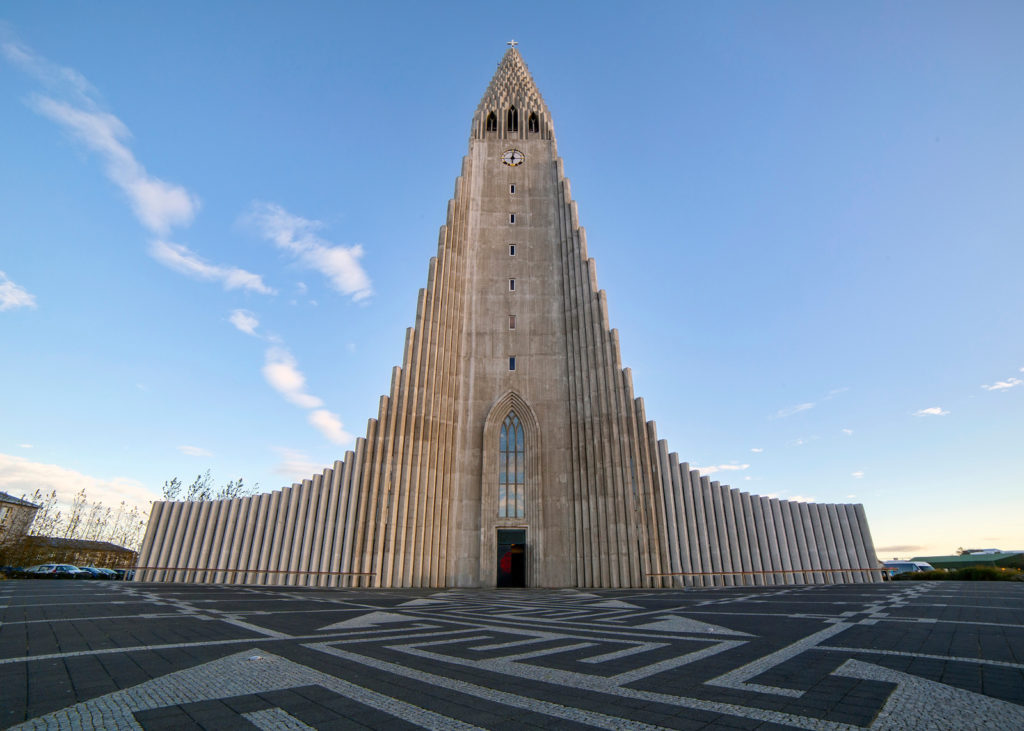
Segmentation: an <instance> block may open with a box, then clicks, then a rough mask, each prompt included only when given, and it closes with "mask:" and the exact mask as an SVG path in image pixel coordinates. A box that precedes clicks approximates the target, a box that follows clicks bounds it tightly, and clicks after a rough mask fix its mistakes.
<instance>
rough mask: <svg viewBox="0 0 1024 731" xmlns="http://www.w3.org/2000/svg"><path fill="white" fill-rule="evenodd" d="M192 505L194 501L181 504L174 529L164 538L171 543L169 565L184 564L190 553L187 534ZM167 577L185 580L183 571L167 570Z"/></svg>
mask: <svg viewBox="0 0 1024 731" xmlns="http://www.w3.org/2000/svg"><path fill="white" fill-rule="evenodd" d="M192 507H193V503H182V504H181V509H180V510H179V512H178V516H177V518H178V519H177V523H176V525H175V526H174V531H173V532H172V533H168V534H167V535H166V536H165V538H164V539H165V540H167V541H170V543H171V546H170V551H169V552H168V554H167V564H166V565H167V566H182V565H184V558H185V556H187V555H188V547H189V546H190V545H191V541H189V540H188V537H187V536H188V532H189V531H188V528H189V518H190V514H191V508H192ZM167 579H168V580H169V581H183V580H184V577H183V575H182V572H181V571H169V572H167Z"/></svg>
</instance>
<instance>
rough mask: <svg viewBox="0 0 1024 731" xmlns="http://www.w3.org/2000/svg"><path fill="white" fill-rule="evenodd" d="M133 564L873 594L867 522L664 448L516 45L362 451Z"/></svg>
mask: <svg viewBox="0 0 1024 731" xmlns="http://www.w3.org/2000/svg"><path fill="white" fill-rule="evenodd" d="M139 563H140V566H143V567H148V568H143V569H140V570H139V571H138V573H137V580H141V581H190V582H214V583H221V582H229V583H248V584H287V585H303V586H375V587H479V586H483V587H487V586H502V585H511V586H516V585H519V586H545V587H644V586H647V587H662V586H683V585H686V586H689V585H698V586H700V585H741V584H748V585H750V584H756V585H766V584H792V583H823V582H830V583H831V582H837V581H852V582H863V581H875V580H879V579H880V576H879V575H878V572H877V571H874V570H872V569H875V567H876V565H877V561H876V557H875V552H874V547H873V544H872V541H871V534H870V531H869V529H868V524H867V520H866V518H865V514H864V510H863V508H862V506H860V505H823V504H815V503H798V502H791V501H786V500H778V499H775V498H768V497H761V496H756V495H750V494H748V493H745V492H740V491H739V490H736V489H730V488H729V487H728V486H727V485H721V484H719V483H718V482H713V481H710V480H709V479H708V478H707V477H706V476H701V475H700V474H699V473H698V472H697V471H695V470H691V469H690V467H689V465H687V464H686V463H685V462H682V463H681V462H680V461H679V459H678V456H677V455H676V454H675V453H670V452H669V450H668V447H667V445H666V443H665V442H664V441H660V440H659V439H658V438H657V431H656V427H655V424H654V423H653V422H649V421H647V419H646V417H645V413H644V404H643V401H642V399H639V398H636V397H635V396H634V394H633V388H632V378H631V375H630V371H629V369H628V368H627V369H623V368H622V366H621V362H620V357H619V346H618V336H617V333H616V331H615V330H613V329H611V328H610V325H609V322H608V315H607V306H606V300H605V293H604V291H602V290H599V289H598V287H597V276H596V269H595V264H594V261H593V260H592V259H590V258H589V257H588V256H587V245H586V237H585V235H584V231H583V229H582V228H581V227H580V225H579V222H578V220H577V213H576V205H575V203H574V202H573V201H572V199H571V196H570V191H569V181H568V180H567V179H566V178H565V176H564V173H563V167H562V160H561V159H560V158H559V157H558V155H557V149H556V144H555V137H554V130H553V127H552V123H551V116H550V114H549V112H548V109H547V106H546V105H545V103H544V101H543V99H542V98H541V96H540V93H539V92H538V91H537V87H536V86H535V84H534V82H533V79H532V77H531V76H530V73H529V71H528V70H527V67H526V65H525V63H524V62H523V60H522V58H521V56H520V54H519V53H518V51H517V50H516V49H515V48H514V47H513V48H510V49H509V50H508V52H507V53H506V54H505V56H504V58H503V59H502V60H501V62H500V64H499V65H498V70H497V72H496V73H495V75H494V78H493V79H492V81H491V83H490V86H489V87H488V88H487V91H486V92H485V94H484V97H483V99H482V100H481V102H480V105H479V107H478V108H477V110H476V113H475V115H474V117H473V123H472V129H471V134H470V141H469V153H468V155H467V156H466V157H465V158H464V159H463V164H462V173H461V175H460V176H459V178H458V179H457V180H456V183H455V195H454V198H453V199H452V200H451V201H450V202H449V205H448V212H447V219H446V222H445V225H444V226H442V228H441V231H440V236H439V242H438V251H437V256H436V257H434V258H432V259H431V260H430V267H429V273H428V277H427V286H426V287H425V288H424V289H422V290H420V293H419V298H418V301H417V309H416V320H415V326H414V327H412V328H409V330H408V331H407V333H406V341H405V350H404V356H403V362H402V366H401V367H400V368H399V367H396V368H395V369H394V371H393V373H392V381H391V390H390V393H389V394H388V395H387V396H383V397H382V398H381V401H380V410H379V414H378V416H377V418H376V419H371V420H370V421H369V423H368V425H367V431H366V436H365V437H364V438H360V439H357V440H356V444H355V448H354V450H352V451H348V452H347V453H346V454H345V456H344V459H343V460H341V461H337V462H335V463H334V465H333V466H331V467H329V468H327V469H325V470H324V471H323V472H322V473H321V474H317V475H314V476H312V477H311V478H310V479H308V480H304V481H303V482H301V483H297V484H294V485H292V486H291V487H288V488H284V489H282V490H278V491H275V492H272V493H268V494H263V495H258V496H253V497H247V498H237V499H232V500H220V501H206V502H192V503H190V502H158V503H156V504H154V506H153V512H152V514H151V517H150V522H149V526H148V528H147V531H146V536H145V538H144V542H143V547H142V549H141V553H140V559H139Z"/></svg>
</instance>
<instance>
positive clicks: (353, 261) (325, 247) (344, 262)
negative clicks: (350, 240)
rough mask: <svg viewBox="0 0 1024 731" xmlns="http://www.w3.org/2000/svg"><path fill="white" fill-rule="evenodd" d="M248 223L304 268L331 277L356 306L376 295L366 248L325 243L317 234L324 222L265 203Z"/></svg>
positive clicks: (256, 208) (255, 206)
mask: <svg viewBox="0 0 1024 731" xmlns="http://www.w3.org/2000/svg"><path fill="white" fill-rule="evenodd" d="M245 219H246V220H248V221H250V222H251V223H253V224H254V225H255V226H256V228H257V229H258V230H259V232H260V234H261V235H262V236H263V237H264V238H265V239H267V240H269V241H272V242H273V243H274V245H275V246H277V247H278V248H279V249H281V250H283V251H287V252H289V253H290V254H292V255H294V256H295V257H297V259H298V261H299V263H300V264H302V265H303V266H305V267H307V268H309V269H313V270H316V271H318V272H320V273H321V274H323V275H324V276H325V277H327V278H328V280H330V282H331V285H332V286H333V287H334V289H336V290H337V291H339V292H341V293H342V294H345V295H349V296H351V297H352V299H353V300H355V301H356V302H358V301H359V300H363V299H366V298H367V297H369V296H370V295H371V294H373V288H372V286H371V284H370V278H369V276H367V274H366V272H365V271H363V268H362V266H361V265H360V264H359V259H360V257H362V255H363V247H362V246H360V245H358V244H357V245H355V246H335V245H332V244H331V243H330V242H328V241H325V240H323V239H321V238H320V237H319V236H317V234H316V233H315V232H316V231H318V230H319V229H321V228H323V224H322V223H321V222H320V221H311V220H308V219H305V218H302V217H300V216H295V215H292V214H291V213H289V212H288V211H286V210H285V209H284V208H282V207H281V206H279V205H277V204H275V203H262V202H256V203H253V205H252V209H251V210H250V212H249V214H248V215H247V216H246V217H245Z"/></svg>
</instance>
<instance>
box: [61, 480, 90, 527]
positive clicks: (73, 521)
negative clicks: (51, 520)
mask: <svg viewBox="0 0 1024 731" xmlns="http://www.w3.org/2000/svg"><path fill="white" fill-rule="evenodd" d="M87 502H88V498H87V497H86V495H85V488H84V487H83V488H82V489H81V490H79V491H78V494H77V495H75V499H74V500H72V501H71V511H70V512H69V513H68V522H67V523H66V524H65V525H64V538H78V534H79V533H80V532H81V531H82V513H83V512H84V511H85V505H86V503H87Z"/></svg>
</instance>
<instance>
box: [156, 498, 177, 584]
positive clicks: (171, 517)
mask: <svg viewBox="0 0 1024 731" xmlns="http://www.w3.org/2000/svg"><path fill="white" fill-rule="evenodd" d="M182 506H183V503H177V502H175V503H167V507H166V508H165V512H166V513H167V520H166V522H164V524H163V525H162V526H161V529H160V531H159V533H158V535H157V537H156V540H155V543H156V545H158V546H160V552H159V553H158V555H157V557H156V565H157V566H160V567H166V566H168V562H169V559H170V556H171V550H172V549H173V546H172V545H171V541H170V537H171V536H173V535H174V531H175V529H176V528H177V526H178V519H179V516H180V515H181V509H182ZM171 580H173V573H170V572H167V571H163V570H160V571H156V572H155V573H154V574H153V578H152V581H171Z"/></svg>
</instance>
